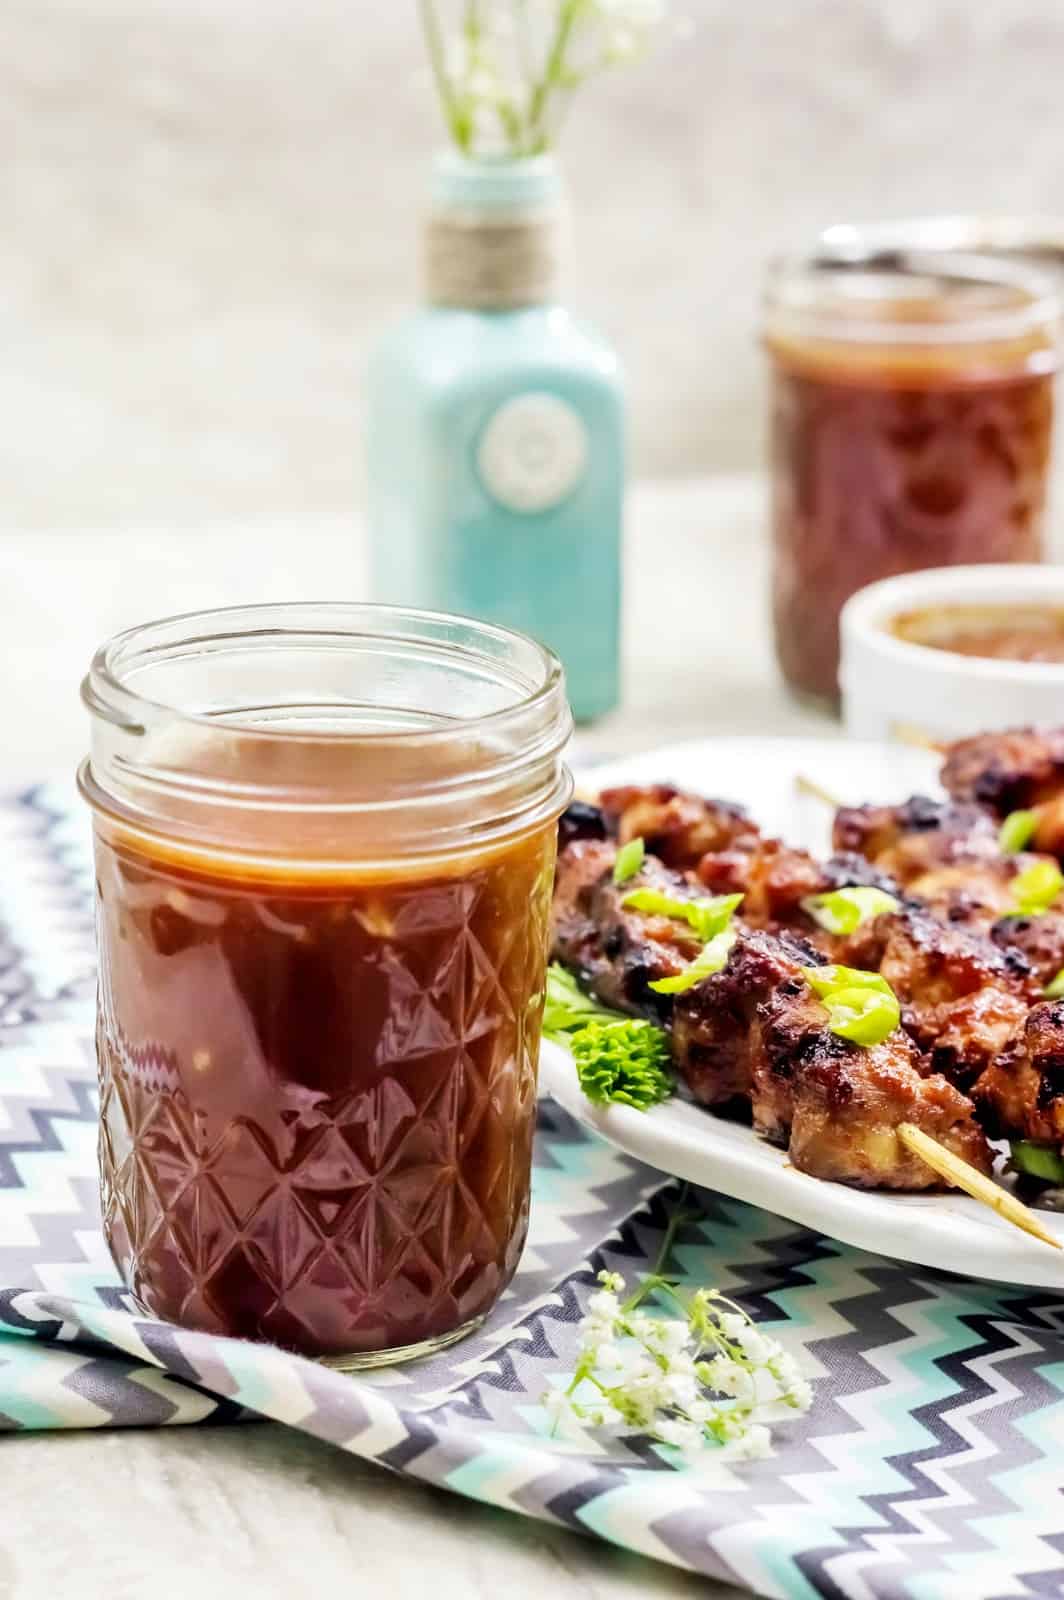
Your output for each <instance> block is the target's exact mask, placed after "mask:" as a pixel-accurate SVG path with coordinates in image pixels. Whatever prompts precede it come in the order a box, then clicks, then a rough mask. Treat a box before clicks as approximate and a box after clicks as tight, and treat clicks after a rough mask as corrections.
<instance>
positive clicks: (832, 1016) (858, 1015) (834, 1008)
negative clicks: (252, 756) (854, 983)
mask: <svg viewBox="0 0 1064 1600" xmlns="http://www.w3.org/2000/svg"><path fill="white" fill-rule="evenodd" d="M824 1005H825V1006H826V1008H827V1013H828V1028H829V1029H830V1031H831V1032H832V1033H835V1034H838V1036H839V1038H840V1039H849V1041H850V1043H851V1044H859V1045H863V1046H864V1047H865V1049H868V1048H869V1046H871V1045H874V1044H880V1043H882V1041H883V1040H884V1039H885V1038H886V1037H887V1036H888V1034H891V1033H893V1032H894V1030H895V1028H896V1027H897V1026H898V1023H899V1022H900V1021H901V1007H900V1006H899V1005H898V1002H897V999H896V997H895V996H894V995H893V994H889V993H888V994H880V992H879V991H878V990H877V989H834V990H833V991H832V992H831V994H829V995H828V996H827V997H826V999H825V1001H824Z"/></svg>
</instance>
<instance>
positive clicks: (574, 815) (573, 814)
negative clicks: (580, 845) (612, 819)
mask: <svg viewBox="0 0 1064 1600" xmlns="http://www.w3.org/2000/svg"><path fill="white" fill-rule="evenodd" d="M608 838H609V829H608V828H607V826H606V818H605V816H604V815H603V812H602V807H601V806H596V805H591V804H590V803H589V802H588V801H587V800H572V801H570V803H569V804H568V805H567V806H566V808H565V810H564V811H563V812H562V814H561V816H560V817H559V818H558V849H559V851H562V850H564V849H565V847H566V845H570V844H572V843H573V841H574V840H575V839H608Z"/></svg>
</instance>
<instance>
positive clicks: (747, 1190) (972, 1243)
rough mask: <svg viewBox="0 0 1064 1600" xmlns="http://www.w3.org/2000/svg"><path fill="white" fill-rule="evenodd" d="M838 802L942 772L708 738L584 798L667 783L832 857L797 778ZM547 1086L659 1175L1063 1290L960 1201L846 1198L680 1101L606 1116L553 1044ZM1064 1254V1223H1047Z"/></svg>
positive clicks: (854, 745)
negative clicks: (747, 814)
mask: <svg viewBox="0 0 1064 1600" xmlns="http://www.w3.org/2000/svg"><path fill="white" fill-rule="evenodd" d="M799 772H801V773H804V774H805V775H806V776H807V777H810V778H814V779H816V781H817V782H818V783H820V784H822V785H823V786H824V788H825V789H827V790H829V791H830V792H832V793H833V794H835V795H837V796H838V798H839V799H840V800H844V801H851V802H858V801H862V800H883V801H888V802H889V801H897V800H903V799H905V798H906V797H907V796H908V795H910V794H913V793H917V792H922V793H925V794H927V793H931V794H934V793H938V792H939V788H938V783H937V778H936V772H937V761H936V759H935V758H934V757H933V756H932V755H930V754H929V753H928V752H926V751H923V750H910V749H907V748H905V747H903V746H898V745H885V744H865V743H858V742H853V741H850V742H844V741H841V740H829V739H758V738H720V739H706V740H699V741H696V742H692V743H689V744H680V745H673V746H670V747H668V748H666V749H662V750H658V751H651V752H648V753H646V754H643V755H639V756H635V757H630V758H626V759H625V760H623V761H618V762H611V763H610V764H609V765H608V766H602V767H595V768H594V769H592V770H591V771H589V772H587V773H586V774H582V775H581V787H582V788H585V789H589V790H591V789H599V788H606V787H608V786H609V785H610V784H614V783H642V782H665V783H675V784H677V785H678V786H680V787H683V788H690V789H695V790H697V791H699V792H701V793H703V794H710V795H720V796H723V797H725V798H727V799H732V800H738V801H740V802H741V803H742V804H743V805H746V806H748V807H749V809H750V811H751V813H752V814H753V816H754V817H755V818H756V819H757V821H758V822H760V823H761V824H762V826H763V827H764V828H765V829H766V830H767V831H769V832H772V833H779V834H780V835H782V836H783V837H784V838H786V839H788V840H790V841H791V842H792V843H794V844H801V845H804V846H805V847H806V848H807V849H812V850H817V851H820V852H824V851H826V850H827V848H828V838H829V833H830V814H829V813H827V811H826V808H824V807H822V806H820V805H819V804H818V803H817V802H816V801H815V800H812V799H810V798H809V797H808V796H805V795H800V794H797V793H796V792H795V788H794V778H795V774H796V773H799ZM540 1085H541V1087H542V1089H543V1090H544V1091H545V1092H546V1093H548V1094H550V1095H551V1096H552V1098H553V1099H555V1100H556V1101H557V1102H558V1103H559V1105H562V1106H564V1108H565V1109H566V1111H568V1112H570V1113H571V1115H573V1116H574V1117H576V1119H577V1120H578V1121H579V1122H582V1123H583V1124H584V1125H585V1127H588V1128H591V1129H593V1130H594V1131H595V1132H596V1133H598V1134H601V1135H602V1137H603V1138H605V1139H608V1140H609V1141H610V1143H611V1144H614V1145H616V1146H617V1148H618V1149H620V1150H624V1151H626V1152H627V1153H628V1154H629V1155H632V1156H635V1157H637V1158H638V1159H639V1160H640V1161H644V1162H646V1163H647V1165H648V1166H651V1167H656V1168H658V1169H659V1170H660V1171H662V1172H668V1173H672V1174H673V1175H674V1176H675V1177H677V1178H686V1179H688V1180H689V1181H690V1182H692V1183H697V1184H701V1185H703V1186H704V1187H706V1188H710V1189H716V1190H718V1191H719V1192H720V1193H722V1194H727V1195H732V1196H734V1197H735V1198H736V1199H738V1200H745V1201H748V1202H749V1203H750V1204H751V1205H756V1206H762V1207H764V1209H765V1210H767V1211H772V1212H775V1214H776V1215H777V1216H781V1217H787V1218H789V1219H790V1220H791V1221H793V1222H797V1223H800V1224H801V1225H802V1226H804V1227H807V1228H815V1229H817V1230H818V1231H819V1232H821V1233H825V1234H827V1235H829V1236H830V1237H831V1238H833V1239H839V1240H841V1241H842V1242H843V1243H845V1244H849V1245H855V1246H856V1247H858V1248H859V1249H862V1250H872V1251H876V1252H877V1253H878V1254H880V1255H886V1256H893V1257H895V1258H897V1259H898V1260H901V1261H913V1262H916V1263H918V1264H919V1265H921V1266H925V1267H938V1268H942V1269H944V1270H946V1271H950V1272H963V1273H966V1274H969V1275H973V1276H977V1277H981V1278H991V1279H994V1280H996V1281H998V1282H1001V1283H1017V1284H1030V1285H1035V1286H1037V1287H1039V1288H1047V1289H1061V1290H1064V1251H1056V1250H1053V1249H1052V1248H1051V1247H1050V1246H1049V1245H1046V1244H1041V1243H1039V1241H1038V1240H1036V1239H1032V1238H1029V1237H1028V1236H1027V1235H1026V1234H1023V1233H1020V1232H1019V1231H1018V1230H1017V1229H1015V1228H1013V1227H1011V1226H1010V1225H1009V1224H1008V1223H1005V1222H1002V1221H1001V1219H1000V1218H998V1217H997V1216H995V1215H993V1213H991V1212H990V1211H988V1210H987V1209H986V1208H985V1207H984V1206H981V1205H979V1204H977V1202H976V1201H974V1200H970V1199H969V1198H968V1197H967V1195H962V1194H959V1193H957V1192H956V1191H947V1192H944V1193H941V1194H926V1195H925V1194H911V1195H907V1194H889V1193H886V1192H882V1191H865V1190H859V1189H848V1188H845V1187H844V1186H843V1185H842V1184H837V1183H826V1182H824V1181H823V1180H821V1179H819V1178H810V1177H807V1176H806V1174H805V1173H802V1172H796V1171H795V1170H794V1168H793V1167H792V1166H791V1165H790V1164H789V1162H788V1160H787V1157H786V1155H785V1153H784V1152H783V1151H782V1150H777V1149H775V1148H774V1147H773V1146H772V1145H770V1144H766V1142H765V1141H764V1140H763V1139H760V1138H758V1137H757V1135H756V1134H755V1133H753V1131H752V1130H751V1129H749V1128H744V1127H741V1126H739V1125H737V1124H735V1123H732V1122H727V1121H725V1120H724V1119H723V1118H720V1117H716V1116H714V1115H713V1114H712V1113H711V1112H709V1111H706V1110H704V1109H702V1108H701V1107H699V1106H695V1105H692V1104H690V1103H689V1102H688V1101H686V1100H683V1099H681V1098H679V1096H677V1097H675V1098H674V1099H672V1100H669V1101H666V1103H665V1104H664V1105H660V1106H655V1107H654V1108H653V1110H651V1111H645V1112H644V1111H634V1110H633V1109H632V1108H631V1107H630V1106H619V1105H618V1106H594V1105H592V1104H591V1102H590V1101H589V1100H586V1099H585V1098H584V1095H583V1094H582V1092H581V1090H580V1086H579V1083H578V1082H577V1077H576V1071H575V1068H574V1066H573V1062H572V1057H571V1056H570V1055H569V1053H568V1051H567V1050H565V1049H563V1048H562V1047H561V1046H560V1045H556V1044H552V1043H549V1042H548V1043H544V1045H543V1050H542V1055H541V1058H540ZM1039 1215H1040V1217H1041V1220H1042V1221H1043V1222H1044V1223H1045V1224H1046V1226H1047V1227H1048V1228H1050V1229H1051V1230H1052V1231H1053V1232H1054V1233H1056V1234H1057V1235H1058V1236H1059V1237H1060V1239H1061V1241H1062V1243H1064V1215H1059V1216H1058V1215H1056V1214H1054V1213H1052V1212H1047V1211H1042V1212H1040V1213H1039Z"/></svg>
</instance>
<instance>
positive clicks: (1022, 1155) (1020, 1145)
mask: <svg viewBox="0 0 1064 1600" xmlns="http://www.w3.org/2000/svg"><path fill="white" fill-rule="evenodd" d="M1010 1148H1011V1150H1012V1165H1013V1166H1014V1167H1015V1168H1016V1171H1017V1172H1026V1173H1027V1175H1028V1176H1029V1177H1031V1178H1041V1180H1042V1182H1043V1183H1057V1184H1064V1156H1062V1155H1061V1153H1060V1151H1059V1149H1058V1148H1057V1146H1056V1145H1053V1144H1039V1143H1038V1142H1037V1141H1036V1140H1034V1139H1013V1140H1012V1142H1011V1146H1010Z"/></svg>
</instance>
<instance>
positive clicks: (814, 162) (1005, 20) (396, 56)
mask: <svg viewBox="0 0 1064 1600" xmlns="http://www.w3.org/2000/svg"><path fill="white" fill-rule="evenodd" d="M681 4H683V10H684V12H685V15H686V16H687V18H688V19H689V21H690V23H691V24H692V25H693V29H694V31H693V34H692V36H691V37H689V38H686V39H673V40H671V41H668V42H667V43H666V44H665V46H664V48H663V50H662V53H661V55H660V57H659V59H657V60H656V61H655V62H653V63H652V64H650V65H648V66H646V67H644V68H643V69H641V70H639V71H637V72H634V73H631V74H626V75H623V76H622V75H618V76H617V77H616V78H615V79H614V80H613V81H612V82H610V83H608V84H606V83H602V84H600V85H597V86H596V90H595V91H594V92H593V93H591V94H589V95H588V97H587V99H586V102H585V103H583V104H582V105H581V106H579V107H578V109H577V111H576V113H575V115H574V116H573V118H572V121H571V123H570V126H569V127H568V130H567V134H568V139H567V164H568V167H569V170H570V174H571V183H572V189H573V192H574V197H575V201H576V209H577V226H578V247H579V248H578V256H577V260H576V263H575V268H574V272H573V277H572V299H573V300H574V302H576V303H578V304H580V305H581V306H582V307H584V308H585V309H586V310H588V311H589V312H590V313H591V314H592V315H593V316H594V317H595V318H596V319H597V320H598V321H599V322H600V323H601V324H602V325H603V326H604V327H605V328H606V329H607V330H608V331H609V332H610V334H612V336H613V337H614V338H615V339H616V341H617V342H618V344H619V345H620V346H621V348H622V350H623V352H624V355H625V357H626V359H627V364H628V368H629V371H630V376H631V382H632V394H633V412H634V442H635V457H636V464H637V466H638V468H639V469H640V470H642V471H644V472H654V473H685V472H691V471H700V470H705V469H711V468H735V467H747V466H750V465H751V464H754V463H756V461H757V459H758V455H759V450H760V394H759V381H760V380H759V363H758V358H757V354H756V349H755V343H754V330H755V313H756V298H757V288H758V281H759V277H760V273H761V268H762V264H763V261H764V258H765V256H766V254H767V253H768V252H769V251H771V250H773V249H775V248H778V247H779V246H780V245H782V244H786V243H788V242H792V241H794V240H796V239H801V238H802V237H803V236H804V235H806V234H808V232H809V231H810V230H812V229H814V228H816V227H818V226H819V225H821V224H822V223H824V222H825V221H828V220H832V219H834V218H839V217H846V216H854V215H860V216H889V215H901V214H905V213H912V212H919V211H925V210H943V209H971V208H975V209H978V208H996V209H1001V210H1028V209H1035V210H1053V209H1054V208H1058V209H1060V210H1061V211H1064V89H1062V85H1064V4H1062V3H1061V0H982V3H981V4H980V5H978V6H975V5H971V4H970V3H968V0H729V3H724V0H686V3H685V4H684V3H683V0H681ZM419 63H420V55H419V44H418V38H417V34H416V30H415V22H414V6H413V0H374V3H370V0H4V4H3V6H2V7H0V193H2V195H3V213H2V226H0V350H2V355H0V419H2V430H0V506H2V511H0V517H2V520H3V522H4V523H5V524H7V525H14V524H22V525H30V526H41V527H47V526H60V525H61V526H77V525H86V524H97V525H99V524H127V523H128V524H130V525H136V524H138V523H141V522H150V523H156V524H158V523H160V522H177V523H180V524H192V523H195V522H197V521H215V520H216V519H217V518H218V517H220V516H228V515H240V516H247V517H262V516H274V515H279V516H288V515H292V514H298V513H299V512H300V511H301V510H304V509H305V510H307V511H308V512H312V513H315V514H321V513H332V512H340V513H343V512H345V511H346V510H347V509H348V508H349V507H351V506H353V505H355V504H356V503H357V500H358V497H359V494H360V481H359V480H360V467H359V451H360V445H359V377H360V369H361V366H362V362H363V358H364V355H365V352H366V350H367V348H368V345H369V343H370V341H371V339H372V337H373V334H374V332H375V330H376V329H377V328H378V327H379V326H380V325H381V324H382V323H383V322H384V321H385V319H387V318H390V317H392V316H393V315H396V314H397V313H398V312H399V311H400V310H401V309H402V307H403V305H404V304H405V303H406V302H407V301H409V300H410V298H411V297H412V296H413V295H414V294H415V293H416V271H415V259H416V258H415V251H414V241H415V236H416V228H417V217H418V207H419V202H420V193H421V185H422V181H423V173H424V164H425V157H426V153H427V151H428V150H429V148H430V147H431V145H432V143H433V140H434V137H435V131H436V128H435V121H434V107H433V105H432V103H431V99H430V96H429V91H428V86H427V83H426V82H425V81H424V79H423V77H422V75H421V72H420V70H419Z"/></svg>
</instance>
